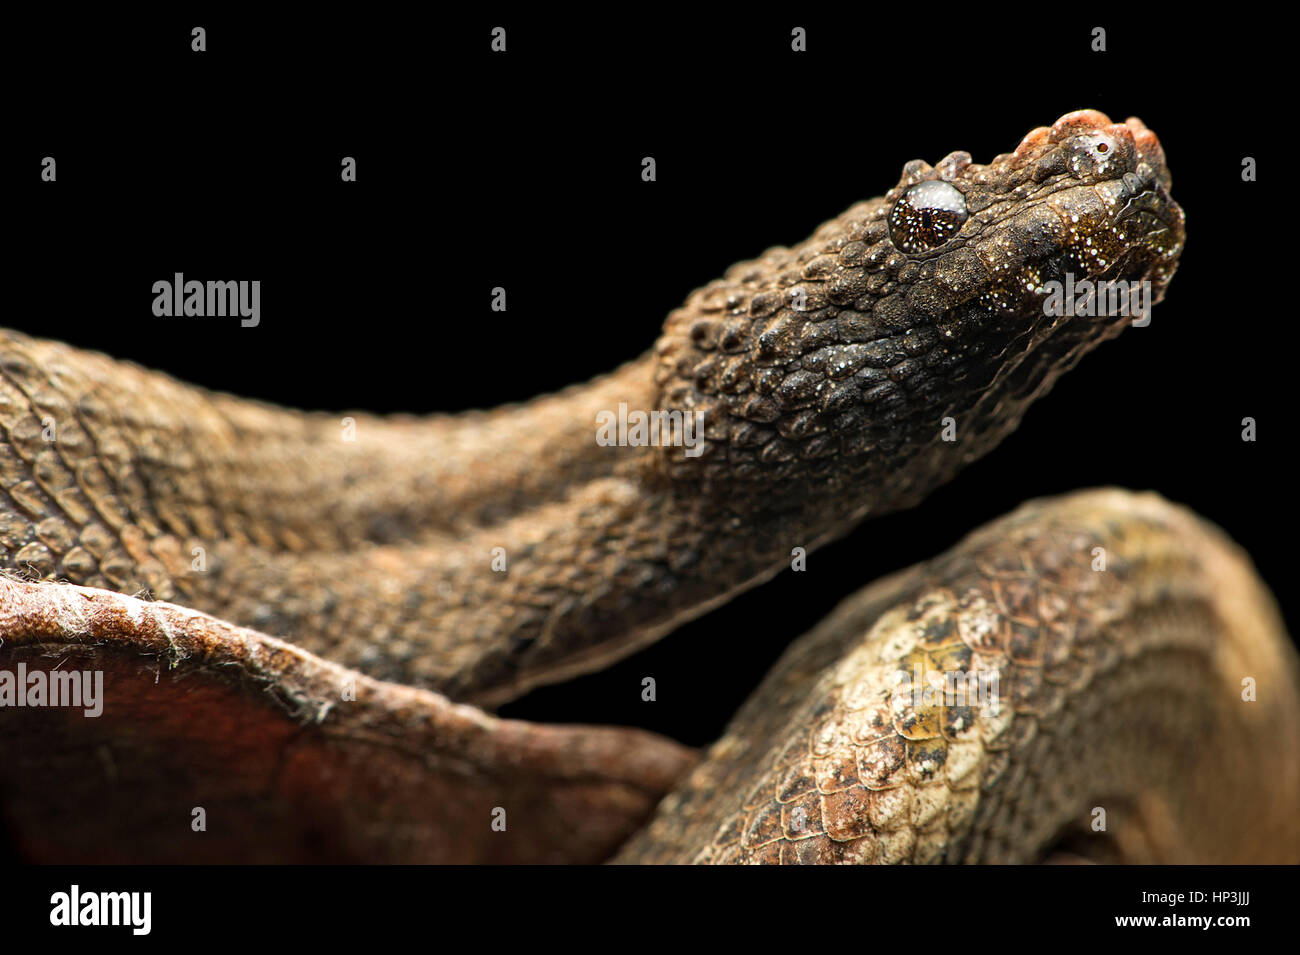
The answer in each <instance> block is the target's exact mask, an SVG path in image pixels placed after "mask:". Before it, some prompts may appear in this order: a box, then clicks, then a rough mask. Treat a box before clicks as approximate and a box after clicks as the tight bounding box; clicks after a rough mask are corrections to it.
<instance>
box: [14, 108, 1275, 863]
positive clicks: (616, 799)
mask: <svg viewBox="0 0 1300 955" xmlns="http://www.w3.org/2000/svg"><path fill="white" fill-rule="evenodd" d="M1170 190H1171V178H1170V174H1169V170H1168V167H1167V164H1166V160H1165V156H1164V152H1163V149H1162V147H1161V145H1160V142H1159V140H1158V139H1157V137H1156V135H1155V134H1154V133H1153V132H1152V131H1151V130H1149V129H1148V128H1147V127H1146V126H1145V125H1144V124H1142V122H1141V121H1140V120H1137V119H1132V118H1131V119H1128V120H1126V121H1125V122H1123V123H1117V122H1113V121H1112V120H1111V119H1110V118H1109V117H1107V116H1106V115H1104V114H1102V113H1100V112H1097V111H1094V110H1080V111H1075V112H1071V113H1067V114H1066V115H1064V116H1062V117H1061V118H1060V119H1059V120H1057V121H1056V122H1055V123H1054V124H1052V125H1051V126H1044V127H1038V128H1035V129H1034V130H1032V131H1031V132H1029V133H1028V134H1027V135H1026V136H1025V137H1024V138H1023V140H1022V141H1021V142H1020V143H1019V145H1018V146H1017V147H1016V148H1015V149H1014V151H1013V152H1010V153H1005V154H1002V155H999V156H996V157H995V158H994V159H992V161H991V162H989V163H988V164H978V163H975V162H973V161H972V158H971V156H970V155H969V154H968V153H964V152H953V153H951V154H949V155H948V156H946V157H944V158H943V159H942V160H940V161H939V162H938V163H937V164H935V165H933V166H932V165H930V164H929V163H926V162H923V161H921V160H914V161H912V162H909V163H907V164H906V165H905V166H904V167H903V171H902V177H901V179H900V181H899V182H898V183H897V184H896V185H895V186H894V187H893V188H892V189H890V190H889V191H888V192H886V193H885V194H884V195H883V196H880V197H878V198H874V199H871V200H868V201H865V202H861V203H858V204H855V205H853V206H852V207H850V208H849V209H848V210H847V211H845V212H844V213H843V214H841V215H840V216H838V217H836V218H834V219H832V220H830V221H828V222H826V223H825V224H824V225H822V226H821V227H819V228H818V229H817V230H816V231H815V232H814V233H813V234H812V235H811V236H810V237H809V238H808V239H806V240H805V241H804V242H802V243H799V244H797V245H794V246H791V247H777V248H772V249H770V250H768V251H767V252H765V253H763V254H762V255H761V256H760V257H758V258H756V259H754V260H752V261H746V262H742V263H739V264H737V265H734V266H732V267H731V268H730V269H729V270H727V272H726V273H725V274H724V275H723V277H722V278H720V279H718V280H716V281H713V282H711V283H709V284H708V285H706V286H704V287H702V288H700V289H698V290H696V291H695V292H693V293H692V294H691V295H690V296H689V297H688V298H687V300H686V301H685V303H684V304H683V305H682V306H681V307H680V308H678V309H676V310H674V311H673V312H672V313H671V314H669V315H668V317H667V319H666V320H665V321H664V323H663V327H662V330H661V332H660V334H659V337H658V339H657V340H656V341H655V343H654V344H653V346H652V347H651V348H650V349H649V350H648V351H647V352H646V353H644V354H643V355H642V356H640V357H639V358H637V359H635V360H632V361H630V362H628V363H627V364H625V365H623V366H621V367H619V368H617V369H616V370H614V371H612V372H610V373H609V374H607V375H604V376H602V377H599V378H596V379H594V380H593V381H591V382H588V383H586V384H582V385H578V386H574V387H571V388H568V389H566V390H563V391H560V392H557V393H554V394H549V395H544V396H541V397H538V398H535V399H533V400H530V401H527V402H524V403H521V404H514V405H506V406H502V407H498V408H494V409H488V410H481V411H470V412H462V413H456V414H436V415H432V416H428V417H419V416H376V415H371V414H366V413H364V412H350V413H348V414H347V415H344V416H340V415H338V414H330V413H325V412H302V411H295V410H287V409H284V408H280V407H275V406H272V405H269V404H265V403H261V402H257V401H251V400H247V399H243V398H239V397H235V396H232V395H229V394H224V393H215V392H211V391H208V390H205V389H201V388H197V387H192V386H189V385H186V384H182V383H180V382H178V381H176V380H174V379H172V378H171V377H168V376H166V375H163V374H160V373H156V372H152V371H149V370H146V369H143V368H140V367H137V366H135V365H132V364H130V363H128V362H123V361H117V360H114V359H111V358H108V357H106V356H104V355H101V354H98V353H91V352H86V351H82V350H79V349H76V348H73V347H71V346H68V345H65V344H61V343H59V342H55V341H51V340H45V339H38V338H32V337H28V336H27V335H23V334H20V333H18V332H9V331H3V332H0V489H2V490H0V569H3V571H4V574H3V576H0V639H3V641H4V643H3V646H2V647H0V654H3V665H4V666H5V667H8V668H10V669H11V670H12V668H13V667H14V666H15V665H16V664H17V663H19V662H22V663H24V664H25V665H26V666H27V667H29V668H38V667H39V666H40V665H41V664H42V662H43V661H44V663H45V664H46V665H47V668H49V669H51V670H53V669H54V667H55V666H56V664H57V666H59V667H67V668H69V669H74V668H76V667H78V666H84V667H87V668H93V669H97V670H101V671H103V672H104V673H105V674H106V687H107V688H106V691H105V713H104V715H103V716H102V717H100V718H99V719H94V720H91V719H83V718H80V716H75V717H73V716H65V715H64V714H63V713H62V712H61V711H55V710H53V709H39V708H26V709H17V708H14V707H12V706H9V707H5V708H0V720H4V721H6V722H7V723H8V724H9V727H8V728H7V729H6V732H5V733H3V734H0V735H2V736H3V737H4V740H5V741H4V743H2V744H0V755H2V756H3V760H2V761H0V765H2V766H4V767H5V768H4V770H3V771H0V820H2V821H3V822H4V825H5V828H6V830H7V832H8V833H9V834H10V835H9V838H10V840H11V841H12V843H13V845H14V847H15V851H16V852H18V853H19V854H20V855H22V856H24V857H28V858H35V859H39V860H42V861H85V860H87V859H94V860H97V861H105V860H107V861H178V860H179V861H195V860H198V861H205V860H207V861H231V860H234V861H284V860H297V861H318V860H324V861H338V860H354V861H355V860H364V861H426V862H428V861H434V862H538V861H542V862H599V861H614V862H619V863H680V862H708V863H724V862H726V863H730V862H772V863H903V862H917V863H920V862H1026V861H1036V860H1041V859H1043V858H1046V857H1048V854H1049V853H1051V852H1059V851H1062V849H1064V850H1066V851H1068V852H1071V853H1075V854H1077V855H1078V856H1079V857H1081V858H1086V859H1089V860H1093V861H1125V862H1152V861H1164V862H1223V861H1228V862H1241V861H1248V862H1259V861H1296V858H1297V855H1298V854H1300V823H1298V822H1297V817H1296V813H1295V806H1296V805H1297V804H1300V798H1298V797H1300V739H1298V734H1300V665H1298V664H1297V660H1296V654H1295V651H1294V649H1293V647H1292V644H1291V642H1290V640H1289V638H1288V636H1287V634H1286V631H1285V628H1284V626H1283V623H1282V620H1281V616H1280V614H1279V612H1278V609H1277V606H1276V603H1275V601H1274V600H1273V597H1272V595H1271V594H1270V593H1269V591H1268V588H1267V586H1266V585H1265V584H1264V583H1263V582H1262V581H1261V580H1260V578H1259V577H1258V575H1257V574H1256V572H1255V571H1254V569H1253V567H1252V565H1251V563H1250V560H1249V558H1248V556H1247V555H1245V554H1244V553H1243V552H1242V551H1241V550H1240V549H1239V548H1238V547H1237V546H1236V545H1235V544H1234V543H1233V542H1232V541H1231V540H1230V539H1229V538H1228V537H1227V535H1226V534H1224V533H1223V532H1222V531H1220V530H1219V529H1217V528H1215V527H1214V526H1212V525H1210V524H1209V523H1208V522H1206V521H1204V520H1202V519H1201V518H1199V517H1197V516H1195V515H1194V514H1192V513H1191V512H1189V511H1187V510H1185V509H1184V508H1181V507H1179V506H1176V505H1174V504H1170V503H1168V502H1166V501H1164V500H1163V499H1161V498H1159V497H1158V496H1157V495H1155V494H1152V493H1145V494H1137V493H1132V492H1128V491H1124V490H1121V489H1117V488H1103V489H1095V490H1090V491H1081V492H1077V493H1075V494H1071V495H1066V496H1064V497H1059V498H1055V499H1045V500H1038V501H1031V502H1028V503H1026V504H1024V505H1023V506H1022V507H1021V508H1020V509H1018V510H1017V511H1015V512H1014V513H1013V514H1011V515H1008V516H1007V517H1005V518H1002V519H1001V520H998V521H995V522H994V523H992V524H990V525H988V526H986V527H984V528H982V529H980V530H977V531H975V532H974V533H972V534H971V535H970V536H969V537H968V538H966V539H965V540H964V541H962V542H961V543H959V544H957V545H956V546H955V547H954V548H953V549H952V550H950V551H949V552H947V553H946V554H944V555H942V556H940V557H937V558H935V559H933V560H931V561H927V562H925V563H923V564H921V565H919V566H917V567H913V568H910V569H908V570H903V571H899V572H898V573H896V574H894V575H892V576H890V577H888V578H886V579H884V580H882V581H879V582H877V583H875V584H872V585H870V586H868V587H867V589H866V590H864V591H862V592H861V593H859V594H857V595H856V596H853V597H850V598H848V599H847V600H846V602H845V603H844V604H843V605H841V606H840V607H839V608H838V609H837V610H836V611H835V612H834V613H832V614H831V616H830V617H828V618H827V619H826V620H825V621H824V622H823V623H822V624H820V625H819V626H817V627H816V628H815V629H814V630H812V631H811V632H810V633H808V634H806V635H804V636H803V637H801V638H799V639H796V640H794V641H792V643H791V645H790V647H789V649H788V650H787V651H786V653H785V654H784V656H782V658H781V659H780V661H779V662H778V663H777V664H776V665H775V667H774V668H773V670H772V671H771V673H770V674H769V675H768V676H767V677H766V678H765V679H764V680H763V682H762V684H761V685H760V686H759V687H758V689H757V690H755V692H754V694H753V695H752V696H751V697H750V699H749V700H748V702H747V703H746V704H745V705H744V706H743V707H742V708H741V709H740V711H739V712H738V713H737V714H736V715H735V717H734V719H733V720H732V722H731V723H730V724H729V725H728V727H727V729H726V730H725V732H724V734H723V735H722V737H721V738H720V739H718V740H717V741H716V742H715V743H714V744H713V745H711V746H710V747H708V748H707V749H706V751H704V752H702V753H700V752H696V751H694V750H691V749H689V748H687V747H685V746H682V745H680V744H677V743H675V742H674V741H671V740H668V739H665V738H663V737H659V736H657V735H656V734H653V733H649V732H646V731H642V730H637V729H632V728H621V727H601V726H567V725H566V726H560V725H557V726H549V725H543V724H536V723H529V722H526V721H520V720H510V719H503V718H500V717H498V716H496V715H494V713H493V710H494V708H496V707H498V706H500V705H501V704H503V703H505V702H508V701H510V700H513V699H516V698H518V697H519V696H521V695H522V694H524V693H526V692H528V691H529V690H530V689H532V688H534V687H537V686H541V685H544V684H550V683H556V682H562V681H566V680H568V679H570V678H572V677H574V676H576V675H579V674H582V673H586V672H590V671H592V670H595V669H598V668H601V667H604V666H606V665H608V664H610V663H611V662H613V661H615V660H618V659H621V658H623V657H626V656H627V655H629V654H631V653H633V652H635V651H636V650H638V649H639V648H642V647H644V646H646V645H648V644H649V643H651V642H653V641H655V640H657V639H659V638H660V637H662V636H664V635H665V634H667V633H669V632H671V631H673V630H674V629H676V628H677V627H679V626H681V625H682V624H683V623H684V622H685V621H687V620H690V619H692V618H695V617H698V616H700V615H703V614H706V613H707V612H708V611H710V610H711V609H713V608H715V607H717V606H719V605H721V604H723V603H725V602H726V601H728V600H730V599H732V598H733V597H734V596H736V595H737V594H739V593H742V592H744V591H745V590H748V589H750V588H753V587H756V586H758V585H760V584H762V583H763V582H764V581H767V580H769V579H770V578H772V577H773V576H775V575H776V574H778V573H780V572H782V571H785V570H787V569H788V568H790V566H791V561H792V555H798V554H806V553H807V552H809V551H811V550H814V549H815V548H817V547H819V546H821V545H822V544H825V543H827V542H829V541H832V540H834V539H836V538H839V537H842V536H844V535H846V534H847V533H849V532H850V531H851V530H853V529H854V528H855V527H856V526H858V525H859V524H860V523H861V522H863V521H864V520H867V519H870V518H872V517H876V516H880V515H884V514H888V513H891V512H895V511H899V510H902V509H905V508H911V507H915V506H917V505H919V504H921V502H922V501H923V500H924V499H925V498H926V497H927V495H928V494H929V493H930V492H931V491H933V490H934V489H936V488H937V487H939V486H941V485H943V484H946V483H947V482H949V481H950V480H952V479H954V478H955V477H956V476H957V474H958V472H960V471H961V470H962V468H964V467H965V466H966V465H967V464H969V463H970V462H972V461H974V460H976V459H978V458H980V457H982V456H984V455H985V454H988V453H989V452H991V451H992V450H993V449H994V448H995V447H996V446H997V445H998V443H999V442H1000V441H1002V439H1004V438H1005V437H1006V436H1007V435H1009V434H1010V433H1011V432H1013V431H1014V430H1015V429H1016V428H1017V427H1018V425H1019V423H1020V421H1021V419H1022V417H1023V416H1024V414H1025V412H1026V410H1027V409H1028V407H1029V406H1030V405H1031V404H1032V403H1033V402H1034V401H1035V400H1036V399H1038V398H1039V397H1041V396H1042V395H1044V394H1045V393H1047V392H1048V391H1049V390H1050V389H1051V388H1052V386H1053V384H1054V382H1055V381H1056V380H1057V379H1058V378H1059V377H1060V376H1061V375H1062V374H1064V373H1065V372H1066V371H1069V370H1070V369H1072V368H1073V367H1074V366H1075V365H1076V364H1077V363H1078V362H1079V361H1080V360H1081V359H1082V358H1083V356H1084V355H1085V354H1087V353H1088V352H1089V351H1091V350H1092V349H1093V348H1095V347H1096V346H1098V345H1099V344H1101V343H1102V342H1105V341H1109V340H1111V339H1113V338H1115V337H1116V336H1117V335H1119V333H1120V332H1121V331H1122V330H1123V329H1124V328H1126V327H1128V326H1129V325H1131V324H1139V325H1141V324H1144V317H1145V313H1144V312H1140V311H1138V312H1133V311H1130V310H1128V309H1125V308H1118V309H1114V308H1112V309H1106V308H1103V307H1101V306H1103V305H1105V304H1106V302H1105V296H1106V294H1107V290H1108V289H1112V288H1119V289H1137V290H1141V291H1143V292H1144V293H1145V294H1147V295H1148V296H1149V301H1151V302H1159V301H1161V300H1162V299H1163V298H1164V295H1165V290H1166V288H1167V286H1168V285H1169V283H1170V281H1171V279H1172V277H1173V275H1174V273H1175V271H1176V268H1177V264H1178V260H1179V256H1180V254H1181V252H1182V249H1183V246H1184V243H1185V238H1186V228H1185V215H1184V212H1183V210H1182V209H1181V207H1180V206H1179V205H1178V204H1177V203H1176V202H1175V201H1174V200H1173V199H1172V197H1171V194H1170ZM1085 288H1086V289H1089V290H1096V291H1095V294H1092V295H1091V298H1087V297H1085V298H1082V299H1079V300H1078V301H1076V300H1075V299H1074V298H1070V297H1069V296H1068V295H1066V296H1063V295H1062V294H1061V290H1062V289H1065V290H1071V289H1074V290H1081V289H1085ZM1090 302H1091V303H1092V305H1093V306H1094V307H1089V303H1090ZM1111 304H1112V305H1114V304H1115V300H1114V299H1112V301H1111ZM614 421H617V422H618V425H617V427H614V426H612V425H611V422H614ZM647 421H649V422H651V423H652V426H651V427H646V426H645V423H646V422H647ZM602 422H604V423H605V425H606V427H605V428H604V430H603V431H602V426H601V423H602ZM720 678H725V675H720ZM0 690H3V685H2V684H0ZM3 701H4V700H3V696H0V703H2V702H3ZM199 804H201V805H202V806H203V808H204V810H205V817H206V818H208V819H210V820H211V825H212V826H213V827H214V828H220V829H221V830H222V832H223V834H224V835H223V837H222V839H221V840H213V839H209V840H206V841H204V840H196V839H194V838H193V837H192V836H191V834H190V827H189V826H188V825H187V824H184V823H188V817H186V818H185V819H184V820H183V821H182V824H178V823H177V821H176V816H177V807H178V806H184V807H190V806H191V805H199ZM88 807H95V808H94V809H93V810H92V809H90V808H88ZM185 811H186V812H189V809H188V808H186V810H185ZM70 818H72V819H76V820H78V821H77V822H75V823H73V824H69V823H68V820H69V819H70ZM92 845H93V846H94V847H95V848H94V849H93V850H88V849H87V846H92Z"/></svg>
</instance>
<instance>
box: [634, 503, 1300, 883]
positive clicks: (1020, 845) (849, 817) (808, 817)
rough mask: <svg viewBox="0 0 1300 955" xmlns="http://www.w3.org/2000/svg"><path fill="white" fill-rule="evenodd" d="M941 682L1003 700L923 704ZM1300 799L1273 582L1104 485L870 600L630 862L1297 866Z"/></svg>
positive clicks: (891, 583)
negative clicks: (941, 675)
mask: <svg viewBox="0 0 1300 955" xmlns="http://www.w3.org/2000/svg"><path fill="white" fill-rule="evenodd" d="M1098 548H1100V549H1101V551H1103V552H1104V553H1099V552H1098V550H1097V549H1098ZM1102 558H1104V560H1105V564H1104V569H1101V567H1102V566H1103V565H1102V564H1100V563H1099V560H1100V559H1102ZM918 668H919V669H918ZM931 672H948V673H951V674H954V676H956V675H958V674H960V675H961V676H962V677H963V678H964V677H965V676H966V675H967V674H974V675H976V676H983V677H984V678H985V679H986V683H985V686H989V687H993V688H995V689H996V692H993V693H989V694H987V695H986V696H985V697H984V698H978V697H977V691H976V692H968V693H967V695H966V696H965V697H964V698H963V697H961V696H960V695H958V694H959V692H960V690H961V688H963V687H966V688H969V689H970V690H974V687H975V684H972V683H970V682H969V681H966V680H964V679H963V680H962V681H961V682H952V681H950V682H949V683H948V684H945V685H944V688H945V689H947V688H949V687H951V689H952V693H953V695H952V696H950V697H946V698H945V697H943V696H942V695H940V694H939V693H935V694H934V695H932V696H929V697H927V696H925V695H918V694H917V693H916V692H915V691H916V689H917V676H918V675H920V677H921V685H922V686H924V685H925V681H926V679H927V678H926V676H925V675H926V674H929V673H931ZM990 675H995V676H996V681H988V679H987V678H988V677H989V676H990ZM935 689H937V688H935ZM1248 697H1249V700H1248ZM1297 805H1300V668H1298V667H1297V661H1296V656H1295V653H1294V651H1293V650H1292V649H1291V646H1290V643H1289V640H1288V639H1287V635H1286V632H1285V630H1284V629H1283V627H1282V622H1281V618H1280V616H1279V615H1278V613H1277V609H1276V607H1275V605H1274V603H1273V600H1272V597H1271V596H1270V594H1269V593H1268V591H1267V590H1266V589H1265V588H1264V587H1263V585H1262V584H1261V583H1260V582H1259V579H1258V578H1257V577H1256V576H1255V573H1254V570H1253V568H1252V567H1251V565H1250V562H1249V560H1248V559H1246V557H1245V555H1244V554H1242V553H1241V552H1240V550H1239V549H1238V548H1236V547H1234V546H1233V545H1232V544H1231V542H1230V541H1228V540H1227V539H1226V538H1225V537H1224V536H1223V534H1222V532H1221V531H1219V530H1218V529H1217V528H1214V527H1212V526H1210V525H1208V524H1206V523H1205V522H1203V521H1201V520H1199V519H1197V518H1196V517H1195V516H1193V515H1191V514H1189V513H1188V512H1187V511H1185V510H1183V509H1181V508H1177V507H1173V506H1171V505H1169V504H1168V503H1166V502H1165V501H1163V500H1161V499H1160V498H1158V497H1156V496H1155V495H1150V494H1148V495H1134V494H1130V493H1128V492H1124V491H1115V490H1102V491H1091V492H1081V493H1078V494H1074V495H1070V496H1068V497H1064V498H1056V499H1047V500H1042V501H1033V502H1031V503H1029V504H1026V505H1024V506H1023V507H1021V508H1020V509H1019V510H1017V511H1016V512H1015V513H1014V514H1011V515H1009V516H1007V517H1005V518H1002V519H1001V520H999V521H997V522H995V523H993V524H991V525H989V526H987V527H984V528H981V529H980V530H979V531H977V532H975V533H974V534H972V535H971V536H970V537H969V538H968V539H967V540H965V541H963V542H962V543H961V544H960V545H958V546H957V547H956V548H954V549H953V550H952V551H950V552H949V553H947V554H944V555H943V556H941V557H939V558H936V559H935V560H933V561H931V562H929V563H928V564H925V565H921V566H918V567H915V568H912V569H911V570H908V571H905V572H903V573H900V574H897V575H895V576H893V577H890V578H888V579H886V580H883V581H880V582H879V583H877V584H875V585H873V586H871V587H868V588H867V589H865V590H864V591H862V592H861V593H859V594H857V595H856V596H854V597H852V598H850V599H849V600H847V601H846V602H845V603H844V604H843V605H842V606H841V607H840V608H839V609H838V610H836V611H835V612H834V613H833V614H832V615H831V617H829V618H828V619H827V620H826V621H824V622H823V623H822V624H821V625H820V626H818V627H817V628H816V629H815V630H813V631H812V632H811V633H809V634H808V635H807V636H805V637H803V638H802V639H800V640H799V641H798V642H796V643H795V644H794V645H793V646H792V647H791V648H790V649H789V650H788V651H787V652H786V654H785V656H784V657H783V658H782V660H781V661H780V662H779V663H778V664H777V665H776V667H774V668H773V670H772V672H771V673H770V674H769V675H768V677H767V678H766V679H765V680H764V682H763V684H762V686H760V687H759V688H758V690H756V691H755V693H754V694H753V696H751V697H750V698H749V700H748V701H746V703H745V705H744V707H743V708H742V709H741V711H740V713H738V714H737V716H736V718H735V719H734V721H733V722H732V724H731V726H729V727H728V729H727V731H726V733H724V735H723V737H722V739H721V740H719V741H718V742H717V743H716V744H714V746H713V747H712V748H711V749H710V750H709V752H708V753H706V754H705V758H704V759H703V761H702V762H701V763H700V765H699V766H698V767H697V768H696V769H695V770H694V771H693V772H692V773H691V774H690V775H689V776H688V777H687V779H686V780H685V782H684V783H683V784H682V785H681V786H679V787H678V789H677V790H676V791H675V792H674V793H673V794H672V795H671V796H669V797H668V798H667V799H666V800H665V801H664V802H663V804H662V805H661V806H660V808H659V811H658V813H657V814H656V817H655V820H654V821H653V822H652V824H651V825H650V826H649V827H648V828H647V829H645V830H644V831H643V832H641V833H640V834H639V835H637V836H636V837H635V838H634V839H633V841H632V842H631V843H630V844H629V845H628V846H627V847H626V848H625V849H624V851H623V852H622V854H621V855H620V856H619V860H620V861H625V862H691V861H695V862H713V863H718V862H779V863H814V862H817V863H845V862H851V863H873V862H874V863H902V862H917V863H927V862H1033V861H1034V860H1035V859H1037V858H1039V857H1041V854H1042V853H1043V852H1044V851H1046V850H1047V849H1049V848H1050V847H1052V846H1053V845H1057V844H1059V843H1060V841H1061V840H1062V839H1068V840H1071V841H1070V842H1069V843H1067V844H1070V845H1072V846H1073V847H1074V848H1076V849H1077V850H1078V851H1079V852H1080V853H1083V854H1085V855H1086V856H1087V857H1089V858H1094V859H1098V860H1108V859H1114V860H1122V861H1126V862H1145V863H1155V862H1163V863H1186V862H1203V863H1204V862H1216V863H1243V862H1255V863H1259V862H1274V863H1288V862H1295V861H1297V859H1300V819H1298V818H1297V815H1296V806H1297ZM1098 810H1102V811H1104V814H1103V813H1099V812H1098ZM1097 823H1100V828H1094V824H1097Z"/></svg>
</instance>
